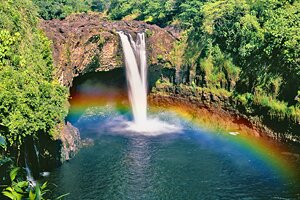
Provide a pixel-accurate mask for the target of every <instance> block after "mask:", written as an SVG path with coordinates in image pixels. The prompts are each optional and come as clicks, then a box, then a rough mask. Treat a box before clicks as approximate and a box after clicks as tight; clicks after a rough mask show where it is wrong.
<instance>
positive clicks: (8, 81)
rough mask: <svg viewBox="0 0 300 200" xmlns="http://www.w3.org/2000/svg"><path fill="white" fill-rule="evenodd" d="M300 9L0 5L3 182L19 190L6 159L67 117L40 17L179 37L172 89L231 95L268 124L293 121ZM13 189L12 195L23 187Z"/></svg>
mask: <svg viewBox="0 0 300 200" xmlns="http://www.w3.org/2000/svg"><path fill="white" fill-rule="evenodd" d="M299 10H300V1H299V0H256V1H254V0H206V1H204V0H203V1H201V0H139V1H137V0H129V1H128V0H46V1H44V0H5V1H1V2H0V169H1V173H0V177H1V179H2V180H1V181H4V182H7V184H13V185H11V186H8V187H11V188H12V189H13V187H14V186H16V185H17V186H18V184H19V183H18V182H16V181H15V179H11V178H12V177H10V179H9V178H8V177H9V176H8V175H9V173H10V171H11V170H12V169H13V168H14V167H15V165H18V155H19V153H12V152H20V150H21V148H22V145H23V143H24V141H25V139H26V138H28V137H30V138H38V137H39V136H40V135H42V134H44V135H51V136H54V135H55V134H56V132H57V126H58V124H59V123H61V122H62V120H63V119H64V117H65V116H66V114H67V108H66V102H67V95H68V94H67V90H66V88H64V87H62V86H61V85H60V84H59V83H58V82H57V80H56V78H55V77H54V74H55V69H54V67H53V61H52V52H51V49H50V46H51V43H50V41H49V40H48V39H47V38H46V37H45V35H44V33H43V32H42V31H40V30H39V29H38V28H37V24H38V18H39V17H40V18H44V19H53V18H58V19H63V18H65V17H66V16H68V15H70V14H72V13H81V12H88V11H97V12H103V13H105V14H107V16H108V17H109V18H110V19H112V20H119V19H128V20H130V19H135V20H143V21H145V22H147V23H152V24H157V25H159V26H162V27H164V26H167V25H171V26H173V27H175V28H177V29H180V30H181V31H182V35H181V39H180V41H177V42H176V44H175V48H174V49H173V51H172V52H170V56H169V58H168V59H169V60H170V63H171V67H172V68H175V69H176V70H177V73H176V74H177V76H176V84H186V85H189V86H190V87H192V88H194V89H195V88H196V89H197V88H199V87H201V88H202V89H203V90H205V91H206V90H207V91H209V92H214V93H218V94H219V93H220V94H225V95H227V96H232V97H234V98H235V99H236V100H237V101H239V102H240V104H241V105H243V106H244V108H245V110H246V112H247V113H249V114H251V113H255V109H259V110H266V111H267V115H269V116H270V117H272V118H276V119H278V120H283V119H289V120H291V121H296V122H299V121H300V59H299V58H300V48H299V46H300V34H299V33H300V12H299ZM168 84H169V83H168ZM171 84H174V83H171ZM20 182H21V183H20V185H19V186H22V187H21V188H19V189H22V188H23V186H24V188H27V186H28V185H25V183H24V185H23V183H22V181H21V180H20ZM19 186H18V187H19ZM9 190H10V191H11V189H9ZM27 192H29V190H27ZM24 195H25V196H26V195H27V196H28V195H29V193H28V194H24ZM31 196H33V194H31ZM28 197H29V196H28Z"/></svg>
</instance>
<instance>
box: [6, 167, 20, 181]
mask: <svg viewBox="0 0 300 200" xmlns="http://www.w3.org/2000/svg"><path fill="white" fill-rule="evenodd" d="M19 170H20V168H19V167H16V168H14V169H12V170H11V171H10V173H9V176H10V180H11V181H13V180H15V178H16V176H17V174H18V171H19Z"/></svg>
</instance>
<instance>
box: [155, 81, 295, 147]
mask: <svg viewBox="0 0 300 200" xmlns="http://www.w3.org/2000/svg"><path fill="white" fill-rule="evenodd" d="M149 101H150V103H151V104H152V105H155V106H163V107H169V106H175V107H180V106H183V107H185V108H188V110H189V112H193V113H194V112H195V113H194V115H195V116H199V117H201V115H203V114H205V115H207V116H208V117H212V118H213V120H214V121H215V122H217V123H219V122H220V123H222V121H224V123H223V125H224V126H223V125H221V126H223V127H226V126H228V127H230V125H229V124H231V125H232V127H238V128H237V130H246V132H248V133H249V134H252V135H255V136H257V137H268V138H273V139H276V140H278V141H282V142H295V143H297V144H298V145H299V144H300V136H299V132H300V124H299V123H298V122H293V121H291V120H288V119H281V120H279V119H276V118H271V117H270V116H268V115H267V114H266V113H267V111H266V110H264V109H257V110H256V111H255V112H253V113H252V114H249V113H247V111H246V110H245V107H244V106H242V105H241V104H240V102H239V101H238V100H237V99H235V98H234V97H233V96H232V95H228V94H225V93H224V94H222V93H218V94H217V93H216V92H213V91H209V90H206V89H205V88H193V87H191V86H186V85H180V86H179V85H177V86H176V85H169V84H160V85H157V87H155V88H154V89H153V91H152V93H151V94H150V96H149ZM190 108H191V109H190Z"/></svg>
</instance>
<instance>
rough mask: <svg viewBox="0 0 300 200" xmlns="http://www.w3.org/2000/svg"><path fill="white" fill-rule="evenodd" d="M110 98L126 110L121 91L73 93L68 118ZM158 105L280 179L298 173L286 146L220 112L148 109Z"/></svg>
mask: <svg viewBox="0 0 300 200" xmlns="http://www.w3.org/2000/svg"><path fill="white" fill-rule="evenodd" d="M111 102H114V103H113V104H114V105H115V107H116V109H117V110H118V111H121V112H129V111H130V106H129V102H128V100H127V95H126V94H125V93H123V94H119V95H116V94H113V95H112V94H106V95H103V94H96V93H93V92H91V93H88V94H86V93H85V94H76V95H73V96H72V99H70V104H71V108H70V111H69V116H68V119H74V118H78V117H79V116H80V115H82V114H83V113H84V111H85V110H86V109H87V108H89V107H99V106H104V105H106V104H108V103H111ZM161 109H165V110H167V111H171V112H174V113H176V114H177V115H178V116H179V117H180V118H182V119H184V120H186V121H188V122H191V123H192V124H193V125H195V126H197V127H200V128H201V129H206V130H207V131H203V132H202V133H200V134H218V135H219V136H220V137H223V138H225V139H226V142H228V143H229V144H230V145H234V146H237V147H238V148H239V149H240V150H241V152H242V153H245V154H247V155H249V154H250V155H251V156H254V157H256V158H259V159H260V160H261V161H262V162H263V163H264V164H265V165H267V166H268V167H269V168H270V169H271V170H273V171H276V172H278V174H279V175H280V177H282V180H284V181H290V180H293V179H295V178H296V177H297V178H298V177H299V174H298V173H299V171H297V167H296V165H295V164H294V163H293V162H292V161H289V160H290V159H289V160H288V159H287V158H286V156H284V155H283V154H282V152H288V150H287V149H286V147H285V146H284V145H282V144H279V143H278V142H276V141H273V140H270V139H268V138H265V137H257V136H255V135H257V133H256V132H255V130H251V129H250V128H247V127H246V128H245V127H241V124H238V123H234V122H232V121H230V120H226V119H224V117H222V116H218V115H214V114H211V113H210V112H209V111H208V110H207V109H198V111H197V112H195V108H192V107H190V105H184V104H179V105H178V104H177V105H166V104H163V106H161V105H159V102H158V103H153V102H152V103H151V101H150V111H151V112H158V111H160V110H161ZM229 132H238V133H239V134H238V135H236V136H233V135H230V134H228V133H229Z"/></svg>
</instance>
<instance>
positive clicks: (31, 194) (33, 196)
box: [29, 190, 36, 200]
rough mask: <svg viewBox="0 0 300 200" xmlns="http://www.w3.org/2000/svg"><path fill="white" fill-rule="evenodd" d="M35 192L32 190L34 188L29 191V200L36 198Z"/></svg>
mask: <svg viewBox="0 0 300 200" xmlns="http://www.w3.org/2000/svg"><path fill="white" fill-rule="evenodd" d="M35 196H36V195H35V194H34V193H33V192H32V190H30V192H29V200H35Z"/></svg>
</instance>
